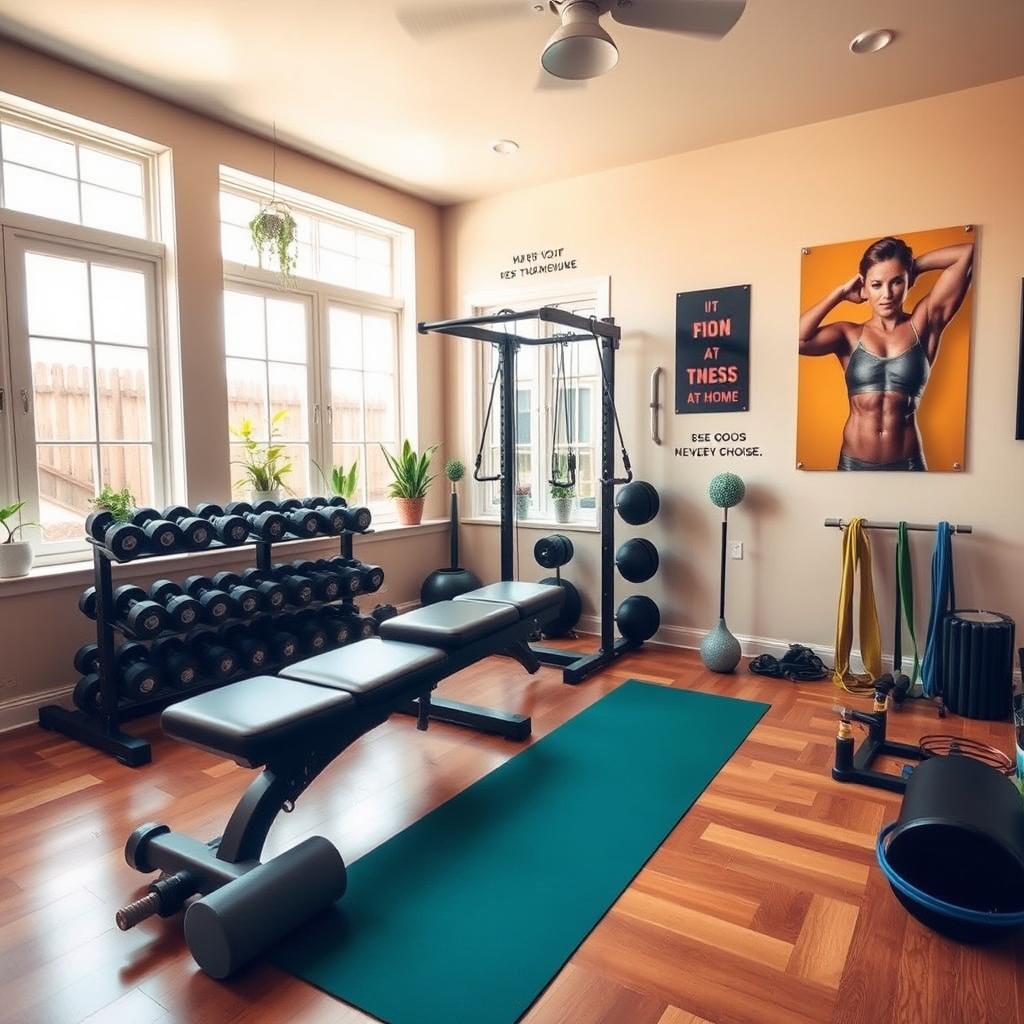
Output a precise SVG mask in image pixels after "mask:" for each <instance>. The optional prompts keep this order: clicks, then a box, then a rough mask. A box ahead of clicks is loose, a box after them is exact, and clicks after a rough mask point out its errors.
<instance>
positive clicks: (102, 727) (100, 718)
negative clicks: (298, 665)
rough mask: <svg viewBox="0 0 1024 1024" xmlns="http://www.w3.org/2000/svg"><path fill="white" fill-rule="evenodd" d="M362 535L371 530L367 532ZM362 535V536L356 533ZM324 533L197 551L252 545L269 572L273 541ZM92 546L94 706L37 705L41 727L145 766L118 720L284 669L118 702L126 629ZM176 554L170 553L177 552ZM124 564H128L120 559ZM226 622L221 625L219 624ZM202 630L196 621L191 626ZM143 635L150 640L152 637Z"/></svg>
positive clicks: (100, 551)
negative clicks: (117, 644)
mask: <svg viewBox="0 0 1024 1024" xmlns="http://www.w3.org/2000/svg"><path fill="white" fill-rule="evenodd" d="M365 532H366V533H373V530H367V531H365ZM353 536H354V534H353V533H352V532H351V531H347V530H346V531H345V532H343V533H341V534H340V535H339V539H340V549H341V557H342V558H352V557H353V553H352V551H353V549H352V539H353ZM360 536H362V534H360ZM328 539H329V538H328V537H325V536H324V535H322V534H321V535H320V536H319V537H302V538H300V537H285V538H283V539H282V540H280V541H276V542H274V541H268V540H261V539H259V538H255V537H250V539H249V540H248V541H246V542H245V543H244V544H234V545H228V544H223V543H222V542H220V541H214V542H213V543H212V544H211V545H210V546H209V547H208V548H204V549H203V551H212V550H223V551H242V550H244V549H245V548H255V551H256V568H257V569H259V570H260V572H262V573H268V574H269V573H271V572H272V570H273V565H274V559H273V547H274V544H275V543H277V544H282V543H287V542H290V541H296V540H308V541H312V540H321V541H323V540H328ZM89 543H90V544H91V545H92V562H93V572H94V576H95V583H94V585H95V587H96V644H97V648H98V654H99V667H98V674H99V677H100V708H99V712H98V713H96V714H91V713H88V712H85V711H81V710H79V709H77V708H76V709H74V710H70V709H68V708H65V707H63V706H61V705H60V704H47V705H46V706H45V707H41V708H40V709H39V724H40V725H41V726H42V727H43V728H44V729H53V730H54V731H56V732H60V733H63V734H64V735H65V736H70V737H71V738H72V739H76V740H78V741H79V742H80V743H87V744H88V745H89V746H91V747H95V748H96V749H97V750H102V751H104V752H106V753H108V754H112V755H113V756H114V757H115V758H117V760H118V761H120V762H121V763H122V764H126V765H129V766H130V767H133V768H134V767H138V766H139V765H143V764H148V763H149V762H150V761H151V760H152V749H151V747H150V744H149V742H148V741H147V740H145V739H142V738H141V737H139V736H134V735H132V734H131V733H127V732H124V731H123V730H122V729H121V723H122V722H126V721H128V720H130V719H132V718H140V717H142V716H143V715H150V714H152V713H153V712H154V711H161V710H163V709H164V708H165V707H167V706H168V705H170V704H174V703H176V702H177V701H179V700H184V699H186V698H187V697H195V696H196V695H197V694H200V693H206V692H207V691H208V690H215V689H217V688H218V687H220V686H227V685H229V684H230V683H234V682H238V681H240V680H242V679H245V678H247V677H248V676H252V675H256V674H259V675H264V674H266V675H273V674H274V673H275V672H277V671H279V670H280V669H282V668H284V666H285V663H284V662H281V663H276V662H271V663H268V664H267V665H264V666H263V667H262V668H261V669H260V671H259V673H256V672H251V671H246V670H240V671H239V672H237V673H235V675H233V676H231V678H230V679H227V680H216V681H213V680H210V681H208V682H204V683H200V684H199V685H198V686H191V687H189V688H188V689H177V688H171V689H166V690H165V689H161V690H159V691H157V693H155V694H154V695H153V696H152V697H149V698H146V699H145V700H141V701H133V702H132V703H131V704H122V703H120V700H119V694H118V686H117V668H116V660H115V650H114V635H115V633H118V632H122V633H124V632H126V631H125V630H124V629H123V628H122V627H121V626H120V625H119V624H118V623H117V615H116V610H115V608H114V586H113V576H112V572H111V563H112V562H117V561H118V559H117V558H115V557H114V555H113V553H112V552H111V551H110V550H109V548H106V547H104V546H103V544H101V543H100V542H99V541H96V540H94V539H92V538H89ZM181 553H182V552H174V554H176V555H177V554H181ZM200 553H201V552H189V554H200ZM166 557H167V555H166V554H165V553H163V552H154V553H152V554H143V555H139V556H138V557H136V558H133V559H131V560H130V563H131V564H134V563H136V562H143V561H146V560H147V559H153V558H166ZM123 564H129V563H123ZM359 596H360V595H358V594H355V595H351V596H346V597H339V598H337V599H335V600H334V601H315V602H313V603H312V604H309V605H306V606H305V607H306V608H308V609H311V610H316V609H317V608H322V607H326V606H328V605H341V606H343V607H350V608H353V609H354V610H356V604H355V602H356V600H357V599H358V597H359ZM258 617H259V616H252V617H250V619H248V620H242V619H235V620H233V621H252V620H253V619H256V618H258ZM225 624H226V623H225ZM199 628H202V625H201V624H200V625H197V626H194V627H192V629H199ZM187 632H191V630H168V631H166V632H165V633H162V634H161V636H170V635H177V636H183V635H185V634H186V633H187ZM147 639H156V638H155V637H151V638H147Z"/></svg>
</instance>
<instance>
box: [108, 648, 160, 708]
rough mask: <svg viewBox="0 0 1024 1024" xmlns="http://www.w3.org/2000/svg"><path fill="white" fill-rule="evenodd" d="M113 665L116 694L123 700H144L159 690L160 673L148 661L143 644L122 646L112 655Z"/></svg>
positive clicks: (146, 649) (147, 653) (147, 652)
mask: <svg viewBox="0 0 1024 1024" xmlns="http://www.w3.org/2000/svg"><path fill="white" fill-rule="evenodd" d="M114 663H115V665H116V666H117V692H118V693H119V694H120V695H121V696H122V697H124V699H125V700H129V701H137V700H144V699H145V698H146V697H150V696H152V695H153V693H155V692H156V690H157V689H159V687H160V673H159V672H158V671H157V667H156V666H155V665H154V664H153V663H152V662H151V661H150V660H149V648H148V647H147V646H146V645H145V644H136V643H127V644H122V645H121V646H120V647H119V648H118V649H117V653H116V654H115V655H114Z"/></svg>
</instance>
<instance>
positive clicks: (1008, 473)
mask: <svg viewBox="0 0 1024 1024" xmlns="http://www.w3.org/2000/svg"><path fill="white" fill-rule="evenodd" d="M1022 110H1024V78H1018V79H1014V80H1011V81H1007V82H1002V83H998V84H996V85H991V86H986V87H983V88H979V89H974V90H969V91H965V92H961V93H955V94H951V95H948V96H942V97H937V98H934V99H929V100H924V101H921V102H916V103H913V104H908V105H904V106H899V107H892V108H888V109H884V110H878V111H874V112H870V113H867V114H862V115H857V116H853V117H846V118H842V119H840V120H835V121H830V122H825V123H822V124H817V125H811V126H808V127H804V128H799V129H794V130H791V131H786V132H780V133H777V134H773V135H769V136H764V137H760V138H755V139H749V140H744V141H741V142H736V143H731V144H728V145H722V146H716V147H714V148H711V149H706V150H702V151H699V152H694V153H688V154H682V155H679V156H676V157H671V158H667V159H663V160H657V161H653V162H649V163H644V164H638V165H634V166H630V167H623V168H619V169H616V170H611V171H607V172H602V173H600V174H594V175H589V176H586V177H581V178H575V179H572V180H569V181H562V182H559V183H556V184H552V185H548V186H543V187H538V188H533V189H529V190H525V191H520V192H515V193H511V194H506V195H502V196H499V197H496V198H493V199H489V200H482V201H479V202H474V203H470V204H465V205H462V206H458V207H454V208H451V209H449V210H447V211H446V214H445V236H444V248H445V255H446V261H447V262H446V308H445V314H446V315H447V316H455V315H460V314H464V313H465V312H466V311H467V303H466V296H467V295H471V294H474V293H480V292H484V291H486V292H494V291H495V289H497V288H498V287H499V271H500V270H501V269H503V268H505V267H506V266H508V265H510V264H511V257H512V254H513V253H514V252H518V251H521V250H524V249H529V250H532V249H536V248H538V247H541V246H543V247H554V248H558V247H560V246H564V247H565V250H566V255H567V256H568V257H570V258H573V257H575V258H576V259H577V260H578V265H579V271H578V274H579V276H580V277H584V278H586V277H594V276H598V275H609V276H610V278H611V311H612V314H613V315H614V316H615V317H616V318H617V320H618V322H619V323H620V324H621V325H622V327H623V330H624V332H625V335H624V340H623V345H622V348H621V352H620V356H619V362H618V375H619V376H618V387H617V391H618V396H619V412H620V417H621V420H622V426H623V430H624V431H625V435H626V440H627V444H628V447H629V450H630V453H631V456H632V460H633V466H634V469H635V471H636V473H637V475H638V476H640V477H641V478H645V479H648V480H650V481H652V482H653V483H654V484H655V485H656V486H657V487H658V488H659V490H660V491H661V496H662V503H663V504H662V514H661V516H660V517H659V518H658V519H657V520H656V521H655V522H654V523H652V524H650V525H649V526H647V527H644V528H643V529H642V530H641V531H631V530H630V528H629V527H626V526H625V524H623V523H621V521H620V522H619V523H618V525H617V537H618V538H619V539H620V540H621V539H623V538H625V537H628V536H630V535H631V534H632V533H634V532H641V533H643V534H644V535H646V536H648V537H650V538H651V539H652V540H653V541H654V542H655V543H656V544H657V545H658V547H659V549H660V551H661V553H662V559H663V569H662V571H661V572H660V573H659V574H658V576H657V577H655V579H654V580H652V581H651V582H650V583H649V584H646V585H645V586H644V587H642V588H638V587H632V586H630V585H629V584H626V583H625V582H624V581H622V580H619V583H618V596H619V598H620V599H621V597H622V596H624V595H625V594H626V593H629V592H630V591H635V590H641V589H642V590H644V591H645V592H647V593H649V594H650V595H651V596H652V597H654V598H655V600H657V602H658V603H659V605H660V607H661V610H662V621H663V623H667V624H669V625H670V626H675V627H679V628H680V629H681V631H680V629H677V630H671V629H670V630H668V631H667V634H666V638H667V639H669V640H670V641H675V642H682V643H692V642H694V641H695V640H696V639H698V637H699V633H698V632H696V631H698V630H703V629H706V628H707V627H708V626H709V625H710V624H711V623H712V622H713V621H714V618H715V616H716V614H717V586H718V555H717V545H718V537H719V534H718V522H719V517H720V513H718V511H717V510H716V509H713V508H712V507H711V506H710V503H709V502H708V500H707V498H706V487H707V483H708V481H709V479H710V478H711V477H712V476H713V475H714V474H715V473H717V472H720V471H722V470H726V469H728V470H732V471H735V472H738V473H739V474H741V475H742V476H743V477H744V479H745V480H746V482H747V484H748V496H747V499H746V501H745V502H744V503H743V505H742V506H741V507H739V508H738V509H736V510H734V512H733V514H732V515H731V516H730V530H731V534H730V536H731V538H732V539H735V540H742V541H744V542H745V545H746V552H745V558H744V560H743V561H731V562H730V563H729V574H730V575H729V579H730V589H729V601H728V619H729V623H730V625H731V627H732V628H733V630H734V631H735V632H736V633H737V634H742V635H745V636H748V637H763V638H775V639H779V640H786V641H804V642H814V643H818V644H823V645H831V643H832V639H833V636H834V629H835V605H836V590H837V587H838V579H839V551H840V535H839V532H838V531H836V530H826V529H825V528H824V527H823V525H822V521H823V519H824V518H825V517H826V516H843V517H849V516H853V515H862V516H866V517H868V518H874V519H886V520H897V519H906V520H910V521H925V522H935V521H936V520H939V519H948V520H950V521H960V522H968V523H973V524H974V527H975V534H974V536H973V537H967V538H963V539H960V538H958V539H956V540H955V542H954V547H955V550H956V556H955V557H956V568H957V573H958V587H957V590H958V596H959V597H960V603H961V605H972V606H982V607H987V608H993V609H997V610H1000V611H1004V612H1007V613H1009V614H1010V615H1012V616H1014V617H1015V618H1016V619H1017V620H1018V621H1021V620H1022V618H1024V593H1022V590H1021V586H1020V580H1021V579H1022V578H1024V536H1022V530H1021V511H1020V504H1021V500H1022V497H1024V483H1022V482H1021V481H1022V471H1024V443H1021V442H1017V441H1015V440H1013V436H1014V418H1015V408H1016V382H1017V359H1018V345H1019V339H1020V305H1021V294H1020V289H1021V276H1022V275H1024V177H1022V174H1021V167H1022V165H1024V137H1022V134H1021V131H1020V125H1021V111H1022ZM609 144H611V145H614V139H611V140H609ZM967 223H974V224H977V225H979V232H978V236H979V237H978V242H979V249H978V257H977V263H976V278H975V288H976V293H975V319H974V350H973V355H972V360H973V361H972V367H971V377H970V404H969V423H968V455H967V471H966V472H965V473H963V474H960V475H955V476H954V475H948V474H929V475H927V476H916V475H915V476H907V475H903V474H900V475H890V474H883V475H874V474H872V475H869V474H832V473H801V472H799V471H798V470H796V469H795V467H794V448H795V417H796V385H797V340H796V332H797V318H798V316H799V312H800V311H799V308H798V306H799V291H800V279H799V274H800V249H801V247H802V246H811V245H815V244H823V243H827V242H834V241H843V240H847V239H855V238H861V237H866V236H871V235H875V236H880V235H882V234H886V233H890V232H894V231H914V230H918V229H924V228H932V227H942V226H947V225H951V224H967ZM558 279H559V278H554V279H548V281H547V283H551V281H552V280H558ZM562 279H564V280H566V281H569V280H572V277H571V276H569V275H562ZM728 284H750V285H751V286H752V313H751V316H752V323H751V334H752V340H751V366H752V382H751V387H752V391H751V411H750V412H749V413H746V414H730V415H687V416H676V415H674V414H673V411H672V410H673V408H674V405H673V402H674V394H673V385H672V382H671V381H672V376H673V373H674V365H675V356H674V333H675V295H676V293H677V292H679V291H688V290H691V289H699V288H706V287H715V286H721V285H728ZM449 345H450V348H449V366H450V378H449V405H450V406H451V408H452V409H457V408H464V407H465V404H466V403H465V401H464V399H463V397H462V396H463V389H464V388H465V387H466V386H467V385H466V380H467V377H466V375H467V372H468V371H467V359H468V356H469V353H468V349H469V348H470V346H469V345H468V343H465V342H450V343H449ZM655 366H662V367H664V368H665V370H666V377H667V379H668V387H667V391H666V393H665V396H664V401H665V402H666V406H667V408H666V410H665V413H664V416H663V424H664V426H663V430H662V434H663V437H664V444H663V445H662V446H661V447H660V448H659V447H656V446H655V445H654V444H653V443H652V441H651V440H650V434H649V426H648V423H649V411H648V408H647V403H648V381H649V378H650V373H651V370H652V369H653V368H654V367H655ZM467 419H468V417H466V416H464V417H462V418H461V419H460V420H458V421H452V422H450V424H449V444H450V445H452V446H459V445H461V446H462V448H463V450H464V451H467V452H469V451H471V450H472V446H473V444H474V443H475V442H474V440H473V438H472V436H471V435H472V431H471V429H470V426H469V424H468V423H467ZM719 430H730V431H732V430H737V431H746V432H747V433H748V435H749V437H750V439H751V441H752V443H754V444H757V445H760V446H761V447H762V449H763V450H764V451H765V453H766V454H765V457H764V458H761V459H742V460H741V459H735V460H724V459H693V458H677V457H676V456H675V455H674V454H673V449H674V447H675V446H677V445H679V446H681V445H684V444H687V443H689V434H690V433H691V432H695V431H712V432H714V431H719ZM464 533H465V551H466V555H467V556H468V559H469V565H470V567H471V568H474V569H475V570H476V571H478V572H480V573H481V575H483V576H485V577H494V576H495V575H496V574H497V566H498V562H497V532H496V530H495V529H494V528H492V527H488V526H468V527H466V528H465V530H464ZM539 535H540V534H538V533H537V532H536V531H533V530H523V531H521V542H522V558H521V564H522V574H523V577H524V578H538V577H539V576H540V575H541V574H542V571H541V570H539V569H538V567H537V566H536V565H535V564H534V563H533V559H532V545H533V542H534V541H535V539H536V538H537V537H538V536H539ZM876 536H877V540H876V541H875V550H876V552H877V553H878V557H879V561H880V562H881V566H880V568H879V569H878V570H877V571H876V587H877V588H878V590H879V607H880V613H881V615H882V621H883V627H882V628H883V637H885V638H887V641H886V644H885V646H886V649H889V648H891V645H892V640H891V628H892V627H891V622H892V603H893V599H892V594H891V590H892V583H891V579H892V574H893V570H892V537H891V535H889V536H886V535H876ZM575 541H576V544H577V551H578V552H579V553H578V555H577V559H576V562H575V563H574V564H573V565H571V566H570V567H569V569H568V570H567V573H566V575H567V577H568V578H570V579H573V580H574V581H576V582H578V583H579V584H580V585H582V587H583V588H584V594H585V601H587V602H588V603H589V605H590V608H591V609H592V607H593V599H594V597H595V596H596V594H597V576H596V566H597V557H598V548H597V538H596V536H595V535H593V534H578V535H576V536H575ZM913 551H914V555H915V559H916V577H917V580H916V586H917V593H918V595H919V598H918V608H919V614H918V619H919V626H920V628H921V629H922V631H923V626H924V622H925V614H926V611H927V603H928V602H927V594H928V579H929V577H928V559H929V557H930V539H929V538H928V535H924V534H918V535H915V536H914V544H913ZM922 604H923V605H924V607H923V608H922V607H921V605H922ZM751 646H754V645H751Z"/></svg>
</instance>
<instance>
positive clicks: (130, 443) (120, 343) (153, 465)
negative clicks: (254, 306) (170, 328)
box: [0, 107, 168, 562]
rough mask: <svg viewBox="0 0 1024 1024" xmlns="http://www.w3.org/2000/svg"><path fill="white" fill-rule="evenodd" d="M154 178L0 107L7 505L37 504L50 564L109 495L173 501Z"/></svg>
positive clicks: (1, 368)
mask: <svg viewBox="0 0 1024 1024" xmlns="http://www.w3.org/2000/svg"><path fill="white" fill-rule="evenodd" d="M154 173H155V172H154V167H153V158H152V156H147V155H145V154H143V153H138V152H134V151H132V150H129V149H123V148H119V147H118V146H115V145H114V144H113V143H111V144H109V145H107V144H106V143H104V142H103V141H101V140H99V139H98V138H97V137H96V136H95V135H93V134H89V135H83V136H78V135H76V134H75V133H74V132H73V131H71V130H69V129H67V128H64V127H61V126H59V125H52V126H51V125H48V124H43V123H40V122H37V121H34V120H29V119H27V118H25V119H23V118H21V117H20V116H19V115H18V114H16V113H14V112H10V111H8V110H6V109H5V108H2V107H0V231H2V236H3V258H2V263H0V309H3V308H4V307H6V314H7V315H6V328H7V329H6V332H4V326H5V325H4V324H3V323H2V322H0V398H2V399H3V400H2V401H0V452H2V454H3V456H4V458H3V460H2V462H3V465H0V503H4V502H6V501H8V500H21V501H24V502H25V509H24V512H23V520H25V521H28V522H31V523H34V524H36V525H35V526H33V527H32V528H31V532H30V533H29V534H27V535H28V536H31V537H32V538H33V540H34V541H35V543H36V553H37V558H38V559H39V560H41V561H44V562H45V561H60V560H64V559H67V558H73V557H80V553H81V552H82V551H83V550H85V543H84V535H85V530H84V520H85V517H86V515H87V514H88V513H89V511H90V510H91V501H92V499H93V498H94V497H95V496H96V495H97V494H98V493H99V491H100V489H101V487H102V486H103V485H110V486H111V487H113V488H115V489H121V488H124V487H127V488H129V489H130V490H131V491H132V493H133V494H134V496H135V498H136V500H137V502H138V503H139V504H140V505H154V504H160V503H162V502H163V501H165V500H166V498H167V493H168V480H167V478H166V468H165V467H166V459H165V457H164V455H165V451H166V425H165V420H164V411H163V401H162V399H163V395H164V391H165V389H164V386H163V381H164V375H163V358H164V353H163V341H162V339H163V332H162V327H161V323H162V318H161V315H160V296H159V286H160V282H161V280H162V257H163V247H162V246H160V245H159V244H157V243H155V242H153V241H152V240H150V236H151V233H152V230H153V222H154V218H153V217H152V216H151V213H150V201H151V197H152V189H151V185H150V182H151V180H152V177H153V174H154ZM62 225H66V226H62ZM2 319H3V318H0V321H2Z"/></svg>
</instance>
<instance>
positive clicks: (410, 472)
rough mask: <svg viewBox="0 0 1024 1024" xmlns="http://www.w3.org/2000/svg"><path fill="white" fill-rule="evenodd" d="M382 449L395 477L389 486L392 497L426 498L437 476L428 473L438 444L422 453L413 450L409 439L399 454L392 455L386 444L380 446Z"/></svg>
mask: <svg viewBox="0 0 1024 1024" xmlns="http://www.w3.org/2000/svg"><path fill="white" fill-rule="evenodd" d="M380 450H381V451H382V452H383V453H384V458H385V459H386V460H387V464H388V468H389V469H390V470H391V475H392V476H393V477H394V478H395V479H394V481H393V482H392V483H391V485H390V486H389V487H388V494H390V495H391V497H392V498H425V497H426V496H427V488H428V487H429V486H430V482H431V481H432V480H433V479H434V476H436V474H434V476H431V475H428V470H429V469H430V460H431V459H432V458H433V455H434V452H436V451H437V445H436V444H434V445H431V446H430V447H429V448H427V449H425V450H424V452H423V454H422V455H418V454H417V453H416V452H414V451H413V450H412V445H411V444H409V441H408V440H406V441H405V443H404V444H403V445H402V450H401V451H400V452H399V453H398V455H392V454H391V452H389V451H388V450H387V449H386V448H385V447H384V445H381V446H380Z"/></svg>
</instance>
